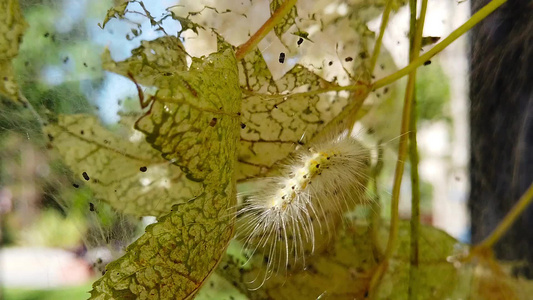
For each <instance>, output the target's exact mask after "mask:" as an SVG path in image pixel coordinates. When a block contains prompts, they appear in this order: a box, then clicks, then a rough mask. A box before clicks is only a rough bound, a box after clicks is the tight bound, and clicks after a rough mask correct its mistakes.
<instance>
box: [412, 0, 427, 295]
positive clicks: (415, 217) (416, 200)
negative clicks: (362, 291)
mask: <svg viewBox="0 0 533 300" xmlns="http://www.w3.org/2000/svg"><path fill="white" fill-rule="evenodd" d="M422 5H426V6H427V0H423V4H422ZM409 6H410V9H411V18H410V28H411V29H410V33H409V40H410V47H411V48H410V50H411V51H410V53H409V61H410V62H411V61H413V59H415V58H417V57H418V53H420V49H419V48H416V47H415V36H416V28H417V25H416V6H417V1H416V0H409ZM421 18H422V16H421ZM413 77H415V76H414V75H413ZM415 79H416V77H415ZM415 86H416V80H415ZM416 105H417V99H416V91H415V93H414V94H413V95H412V108H411V122H410V123H409V161H410V162H411V223H410V225H411V231H410V235H409V237H410V250H411V251H410V254H409V262H410V268H409V289H408V294H409V296H408V297H409V299H417V297H418V296H417V295H418V280H419V278H418V264H419V239H420V236H419V235H420V181H419V177H418V162H419V157H418V145H417V140H416V133H417V130H416V123H417V114H416Z"/></svg>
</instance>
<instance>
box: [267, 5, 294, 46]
mask: <svg viewBox="0 0 533 300" xmlns="http://www.w3.org/2000/svg"><path fill="white" fill-rule="evenodd" d="M284 2H286V0H272V1H270V14H273V13H274V12H275V11H276V10H277V9H278V8H279V7H280V6H281V5H282V4H283V3H284ZM296 17H298V11H297V9H296V5H295V6H293V7H292V8H291V10H290V11H289V13H288V14H287V15H286V16H285V17H283V19H281V21H280V22H279V23H277V24H276V26H274V32H275V33H276V35H277V36H278V38H279V39H281V36H282V35H283V34H284V33H285V32H287V30H289V28H291V27H292V26H293V25H294V24H296Z"/></svg>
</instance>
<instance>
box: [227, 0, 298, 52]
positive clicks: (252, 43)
mask: <svg viewBox="0 0 533 300" xmlns="http://www.w3.org/2000/svg"><path fill="white" fill-rule="evenodd" d="M295 4H296V0H287V1H285V2H284V3H283V4H282V5H281V6H280V7H279V8H278V9H277V10H276V11H275V12H274V13H273V14H272V15H271V16H270V18H269V19H268V20H267V21H266V22H265V23H264V24H263V26H261V28H259V30H257V31H256V32H255V33H254V35H252V37H250V39H248V41H246V43H244V44H242V45H240V46H239V48H238V49H237V52H236V53H235V56H236V57H237V60H241V59H243V58H244V56H245V55H246V54H248V52H250V51H252V50H253V49H254V48H255V47H256V46H257V44H258V43H259V42H260V41H261V40H262V39H263V38H264V37H265V36H266V35H267V34H268V33H269V32H270V31H271V30H272V29H273V28H274V26H276V25H277V24H278V23H279V21H281V19H283V18H284V17H285V16H286V15H287V14H288V13H289V12H290V11H291V9H292V8H293V6H294V5H295Z"/></svg>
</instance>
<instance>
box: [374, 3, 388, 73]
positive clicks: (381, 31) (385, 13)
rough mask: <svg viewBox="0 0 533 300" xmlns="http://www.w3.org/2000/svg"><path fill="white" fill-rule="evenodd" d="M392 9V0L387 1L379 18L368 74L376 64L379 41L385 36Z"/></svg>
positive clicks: (379, 46) (379, 49) (379, 48)
mask: <svg viewBox="0 0 533 300" xmlns="http://www.w3.org/2000/svg"><path fill="white" fill-rule="evenodd" d="M391 9H392V0H387V4H386V6H385V10H384V11H383V16H382V17H381V25H380V28H379V35H378V39H377V40H376V44H375V45H374V50H373V53H372V58H371V59H370V74H372V73H374V68H375V67H376V62H377V60H378V56H379V53H380V52H381V41H382V40H383V35H384V34H385V28H387V24H388V23H389V15H390V11H391Z"/></svg>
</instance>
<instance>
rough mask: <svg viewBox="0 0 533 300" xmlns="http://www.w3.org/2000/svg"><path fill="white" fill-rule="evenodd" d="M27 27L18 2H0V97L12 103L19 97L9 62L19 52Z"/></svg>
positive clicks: (12, 0) (15, 0) (7, 0)
mask: <svg viewBox="0 0 533 300" xmlns="http://www.w3.org/2000/svg"><path fill="white" fill-rule="evenodd" d="M27 26H28V25H27V23H26V21H25V20H24V17H23V16H22V11H21V9H20V5H19V1H17V0H1V1H0V95H3V96H6V97H8V98H9V99H11V100H13V101H19V97H18V85H17V82H16V80H15V75H14V74H13V66H12V64H11V60H12V59H13V58H15V57H16V56H17V54H18V52H19V44H20V43H21V41H22V36H23V35H24V31H25V30H26V27H27Z"/></svg>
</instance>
